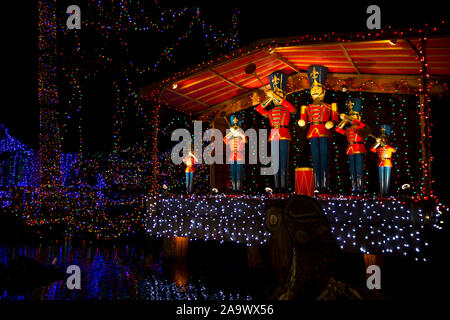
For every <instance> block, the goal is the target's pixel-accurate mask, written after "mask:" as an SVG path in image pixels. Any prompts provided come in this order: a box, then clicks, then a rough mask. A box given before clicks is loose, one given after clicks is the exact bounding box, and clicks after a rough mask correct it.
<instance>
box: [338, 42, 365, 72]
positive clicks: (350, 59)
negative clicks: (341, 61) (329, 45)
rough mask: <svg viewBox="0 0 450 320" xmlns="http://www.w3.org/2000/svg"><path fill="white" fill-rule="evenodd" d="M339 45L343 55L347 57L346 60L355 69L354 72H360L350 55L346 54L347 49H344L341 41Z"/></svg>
mask: <svg viewBox="0 0 450 320" xmlns="http://www.w3.org/2000/svg"><path fill="white" fill-rule="evenodd" d="M339 46H340V47H341V49H342V51H343V52H344V55H345V56H346V57H347V60H348V61H349V62H350V63H351V64H352V66H353V68H354V69H355V71H356V73H358V74H360V73H361V72H360V71H359V69H358V67H357V66H356V64H355V63H354V62H353V59H352V57H350V55H349V54H348V52H347V49H345V47H344V45H343V44H342V43H340V44H339Z"/></svg>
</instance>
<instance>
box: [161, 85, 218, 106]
mask: <svg viewBox="0 0 450 320" xmlns="http://www.w3.org/2000/svg"><path fill="white" fill-rule="evenodd" d="M163 90H167V91H169V92H171V93H174V94H176V95H179V96H180V97H183V98H185V99H188V100H191V101H193V102H196V103H198V104H201V105H203V106H205V107H208V108H209V107H211V106H210V105H209V104H207V103H204V102H202V101H199V100H197V99H194V98H191V97H189V96H186V95H184V94H182V93H179V92H176V91H175V90H172V89H169V88H166V87H164V88H163Z"/></svg>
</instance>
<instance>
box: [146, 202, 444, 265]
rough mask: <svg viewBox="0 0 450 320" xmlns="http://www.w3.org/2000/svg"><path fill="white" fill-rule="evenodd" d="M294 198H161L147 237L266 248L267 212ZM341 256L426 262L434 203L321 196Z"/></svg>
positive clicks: (150, 215) (151, 206) (152, 207)
mask: <svg viewBox="0 0 450 320" xmlns="http://www.w3.org/2000/svg"><path fill="white" fill-rule="evenodd" d="M291 196H295V195H293V194H262V195H229V194H217V195H158V196H153V197H149V198H148V199H147V217H146V219H147V232H148V233H149V234H151V235H153V236H156V237H173V236H178V237H187V238H189V239H197V240H217V241H219V242H224V241H233V242H236V243H244V244H247V245H248V246H254V245H262V244H265V243H267V242H268V240H269V238H270V233H269V231H268V230H267V229H266V228H265V208H266V206H267V205H268V204H269V203H274V202H275V203H276V202H282V201H283V200H286V199H288V198H289V197H291ZM315 199H316V200H317V201H318V202H319V203H320V206H321V208H322V209H323V211H324V213H325V215H326V217H327V219H328V221H329V223H330V227H331V231H332V233H333V236H334V238H335V239H336V241H337V243H338V245H339V246H340V247H341V249H342V250H344V251H347V252H358V253H380V254H393V255H404V256H412V257H414V258H415V260H423V261H426V255H424V254H423V252H424V251H425V250H426V247H427V246H428V245H429V240H428V239H429V234H430V232H432V231H433V230H436V229H441V228H442V227H441V220H440V217H441V211H440V208H439V206H436V205H435V204H433V202H432V201H425V200H417V199H412V198H407V197H404V198H397V199H395V198H379V197H364V196H344V195H329V194H323V195H321V194H318V195H316V196H315Z"/></svg>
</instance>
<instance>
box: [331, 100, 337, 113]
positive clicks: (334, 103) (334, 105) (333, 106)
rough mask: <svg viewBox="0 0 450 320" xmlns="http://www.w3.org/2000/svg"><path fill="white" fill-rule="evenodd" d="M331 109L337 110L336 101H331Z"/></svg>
mask: <svg viewBox="0 0 450 320" xmlns="http://www.w3.org/2000/svg"><path fill="white" fill-rule="evenodd" d="M331 110H333V111H336V112H337V110H338V107H337V103H336V102H332V103H331Z"/></svg>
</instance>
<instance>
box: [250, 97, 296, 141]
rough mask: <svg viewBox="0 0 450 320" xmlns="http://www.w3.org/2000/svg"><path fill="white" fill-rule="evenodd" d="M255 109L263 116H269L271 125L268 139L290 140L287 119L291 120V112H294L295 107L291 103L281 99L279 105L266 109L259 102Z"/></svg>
mask: <svg viewBox="0 0 450 320" xmlns="http://www.w3.org/2000/svg"><path fill="white" fill-rule="evenodd" d="M256 111H258V112H259V113H260V114H262V115H263V116H264V117H269V120H270V125H271V126H272V130H271V131H270V137H269V141H272V140H291V133H290V132H289V121H290V120H291V113H294V112H295V108H294V106H293V105H292V104H291V103H289V102H288V101H286V100H284V99H283V100H282V101H281V105H277V106H274V107H272V109H270V110H267V109H266V108H264V107H263V106H262V104H260V105H258V106H257V107H256Z"/></svg>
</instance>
